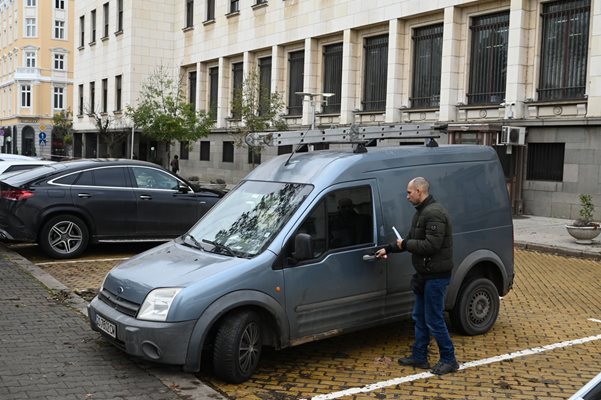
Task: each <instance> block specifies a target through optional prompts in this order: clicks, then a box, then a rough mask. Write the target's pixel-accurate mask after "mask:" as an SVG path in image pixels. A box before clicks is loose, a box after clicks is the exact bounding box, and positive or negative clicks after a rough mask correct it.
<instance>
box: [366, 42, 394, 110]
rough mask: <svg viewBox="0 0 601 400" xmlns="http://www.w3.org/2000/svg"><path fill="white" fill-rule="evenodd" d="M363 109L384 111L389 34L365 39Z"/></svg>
mask: <svg viewBox="0 0 601 400" xmlns="http://www.w3.org/2000/svg"><path fill="white" fill-rule="evenodd" d="M364 51H365V72H364V76H363V101H362V102H361V103H362V105H363V111H384V109H385V108H386V83H387V74H388V35H382V36H375V37H370V38H367V39H365V44H364Z"/></svg>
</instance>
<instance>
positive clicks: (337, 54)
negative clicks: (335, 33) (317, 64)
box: [323, 43, 342, 114]
mask: <svg viewBox="0 0 601 400" xmlns="http://www.w3.org/2000/svg"><path fill="white" fill-rule="evenodd" d="M341 91H342V43H337V44H331V45H329V46H324V48H323V92H324V93H334V96H332V97H330V98H328V99H327V101H326V103H327V104H326V105H324V107H323V112H324V114H340V102H341Z"/></svg>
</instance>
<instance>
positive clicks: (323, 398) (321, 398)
mask: <svg viewBox="0 0 601 400" xmlns="http://www.w3.org/2000/svg"><path fill="white" fill-rule="evenodd" d="M600 322H601V321H600ZM596 340H601V335H596V336H588V337H585V338H581V339H574V340H568V341H565V342H559V343H553V344H549V345H546V346H541V347H532V348H530V349H526V350H519V351H515V352H513V353H507V354H502V355H499V356H494V357H489V358H483V359H481V360H476V361H470V362H466V363H463V364H461V365H460V366H459V369H460V370H462V369H467V368H474V367H479V366H482V365H487V364H493V363H497V362H501V361H506V360H511V359H514V358H518V357H525V356H531V355H534V354H539V353H543V352H545V351H550V350H556V349H561V348H564V347H570V346H575V345H579V344H584V343H588V342H594V341H596ZM434 376H436V375H434V374H432V373H430V372H422V373H420V374H414V375H409V376H404V377H401V378H395V379H390V380H387V381H382V382H378V383H373V384H370V385H366V386H363V387H360V388H351V389H346V390H341V391H339V392H333V393H329V394H322V395H318V396H314V397H312V398H311V399H312V400H329V399H338V398H340V397H344V396H352V395H355V394H359V393H368V392H373V391H374V390H378V389H382V388H385V387H388V386H395V385H399V384H402V383H407V382H412V381H416V380H419V379H426V378H432V377H434Z"/></svg>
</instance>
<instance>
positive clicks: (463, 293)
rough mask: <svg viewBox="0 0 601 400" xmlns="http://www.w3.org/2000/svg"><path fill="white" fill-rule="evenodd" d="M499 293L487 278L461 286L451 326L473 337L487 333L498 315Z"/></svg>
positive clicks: (452, 311)
mask: <svg viewBox="0 0 601 400" xmlns="http://www.w3.org/2000/svg"><path fill="white" fill-rule="evenodd" d="M499 305H500V302H499V292H498V291H497V287H496V286H495V285H494V283H492V282H491V281H490V280H489V279H487V278H476V279H474V280H471V281H468V282H465V283H464V284H463V285H461V289H460V291H459V296H458V297H457V301H456V303H455V308H453V309H452V310H451V312H450V315H449V316H450V319H451V324H452V325H453V327H454V328H455V329H456V330H458V331H459V332H461V333H464V334H466V335H470V336H474V335H481V334H483V333H486V332H488V331H489V330H490V329H491V328H492V326H493V325H494V324H495V321H496V320H497V317H498V315H499Z"/></svg>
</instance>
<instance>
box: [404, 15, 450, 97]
mask: <svg viewBox="0 0 601 400" xmlns="http://www.w3.org/2000/svg"><path fill="white" fill-rule="evenodd" d="M442 30H443V25H442V24H440V25H434V26H426V27H423V28H417V29H415V30H414V31H413V84H412V88H413V96H412V97H411V99H410V100H411V107H413V108H427V107H439V106H440V72H441V66H442V62H441V61H442Z"/></svg>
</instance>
